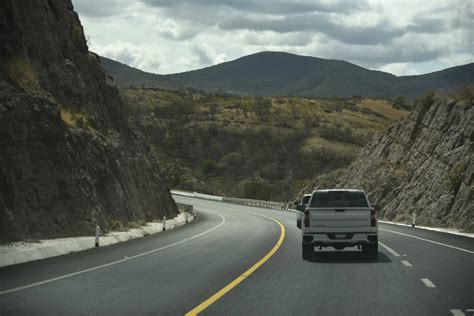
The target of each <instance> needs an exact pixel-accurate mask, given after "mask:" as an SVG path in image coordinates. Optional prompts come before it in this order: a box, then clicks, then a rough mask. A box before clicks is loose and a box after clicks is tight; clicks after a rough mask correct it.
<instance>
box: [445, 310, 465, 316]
mask: <svg viewBox="0 0 474 316" xmlns="http://www.w3.org/2000/svg"><path fill="white" fill-rule="evenodd" d="M449 311H450V312H451V314H453V315H454V316H464V315H466V314H464V313H463V311H462V310H460V309H450V310H449ZM467 311H469V310H467Z"/></svg>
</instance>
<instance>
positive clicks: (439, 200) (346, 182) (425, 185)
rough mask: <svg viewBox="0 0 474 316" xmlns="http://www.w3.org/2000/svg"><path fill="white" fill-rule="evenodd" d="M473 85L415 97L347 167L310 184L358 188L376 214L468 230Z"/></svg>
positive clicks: (473, 197)
mask: <svg viewBox="0 0 474 316" xmlns="http://www.w3.org/2000/svg"><path fill="white" fill-rule="evenodd" d="M473 172H474V86H473V85H471V86H470V87H468V88H465V89H463V90H461V91H459V92H455V93H454V92H452V93H450V94H447V95H438V96H434V95H433V94H429V95H426V96H425V97H424V98H419V99H417V102H416V106H415V110H414V111H413V112H412V113H411V114H410V116H409V117H407V118H406V119H405V120H404V121H401V122H400V123H398V124H396V125H394V126H392V127H391V128H390V129H389V130H388V132H386V133H380V134H378V135H377V136H376V137H374V138H373V139H372V141H371V142H370V143H369V144H368V145H367V146H366V147H365V148H364V149H363V150H362V151H361V152H360V154H359V158H358V159H357V160H356V161H355V162H354V163H353V164H352V165H351V166H350V167H349V168H348V169H347V170H342V171H339V172H336V173H333V174H327V175H325V176H322V177H319V178H316V180H315V181H314V182H313V183H312V185H311V186H309V187H307V188H306V189H305V191H307V192H308V191H312V190H313V188H322V187H334V186H336V187H340V188H363V189H365V190H366V191H367V192H368V193H369V197H370V199H371V201H372V202H373V203H375V204H380V206H382V210H381V213H380V217H381V218H384V219H388V220H392V221H397V222H405V223H407V222H409V221H410V217H411V214H412V213H416V219H417V223H418V224H420V225H429V226H435V227H436V226H438V227H439V226H442V227H454V228H460V229H463V230H465V231H469V232H472V231H474V213H473V212H472V210H474V183H473V181H474V178H473ZM302 193H303V192H302Z"/></svg>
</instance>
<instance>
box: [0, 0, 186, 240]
mask: <svg viewBox="0 0 474 316" xmlns="http://www.w3.org/2000/svg"><path fill="white" fill-rule="evenodd" d="M127 113H128V110H127V107H126V106H125V105H124V103H123V102H122V100H121V98H120V96H119V93H118V91H117V89H116V88H115V87H113V86H112V85H110V84H109V83H108V78H107V77H106V75H105V72H104V70H103V69H102V67H101V66H100V63H99V59H98V58H97V56H96V55H94V54H91V53H89V51H88V48H87V45H86V41H85V38H84V34H83V29H82V26H81V24H80V22H79V19H78V16H77V14H76V13H75V12H74V10H73V6H72V4H71V2H70V1H69V0H68V1H64V0H38V1H28V0H5V1H1V3H0V148H1V151H0V241H2V242H3V241H11V240H20V239H25V238H46V237H62V236H74V235H82V234H90V233H91V232H92V230H93V227H94V226H95V224H96V223H99V224H101V226H102V227H103V228H105V229H108V228H110V227H111V225H112V223H114V222H115V223H117V222H127V221H142V220H152V219H155V218H161V217H162V216H164V215H166V216H168V217H172V216H174V215H175V214H176V213H177V208H176V205H175V203H174V201H173V199H172V197H171V195H170V192H169V189H168V187H167V185H166V183H165V182H164V180H163V177H162V175H161V173H160V170H159V167H158V164H157V162H156V161H155V159H154V157H153V156H152V155H151V154H150V153H149V150H148V148H147V146H146V145H144V144H143V143H141V142H140V141H139V140H138V138H139V137H138V136H139V135H137V134H136V132H134V131H133V130H132V129H131V128H130V127H129V124H128V122H127V115H128V114H127Z"/></svg>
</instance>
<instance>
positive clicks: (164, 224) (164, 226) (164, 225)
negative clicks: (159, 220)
mask: <svg viewBox="0 0 474 316" xmlns="http://www.w3.org/2000/svg"><path fill="white" fill-rule="evenodd" d="M165 230H166V216H163V231H165Z"/></svg>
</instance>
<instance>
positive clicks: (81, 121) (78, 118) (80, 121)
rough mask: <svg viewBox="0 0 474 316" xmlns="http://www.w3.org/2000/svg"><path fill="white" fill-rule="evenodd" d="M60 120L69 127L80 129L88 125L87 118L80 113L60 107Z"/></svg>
mask: <svg viewBox="0 0 474 316" xmlns="http://www.w3.org/2000/svg"><path fill="white" fill-rule="evenodd" d="M59 110H60V112H61V120H62V121H63V122H64V123H65V124H66V125H67V126H69V127H82V126H86V125H88V118H87V116H86V115H84V114H83V113H80V112H74V111H71V110H69V109H67V108H65V107H64V106H60V107H59Z"/></svg>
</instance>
